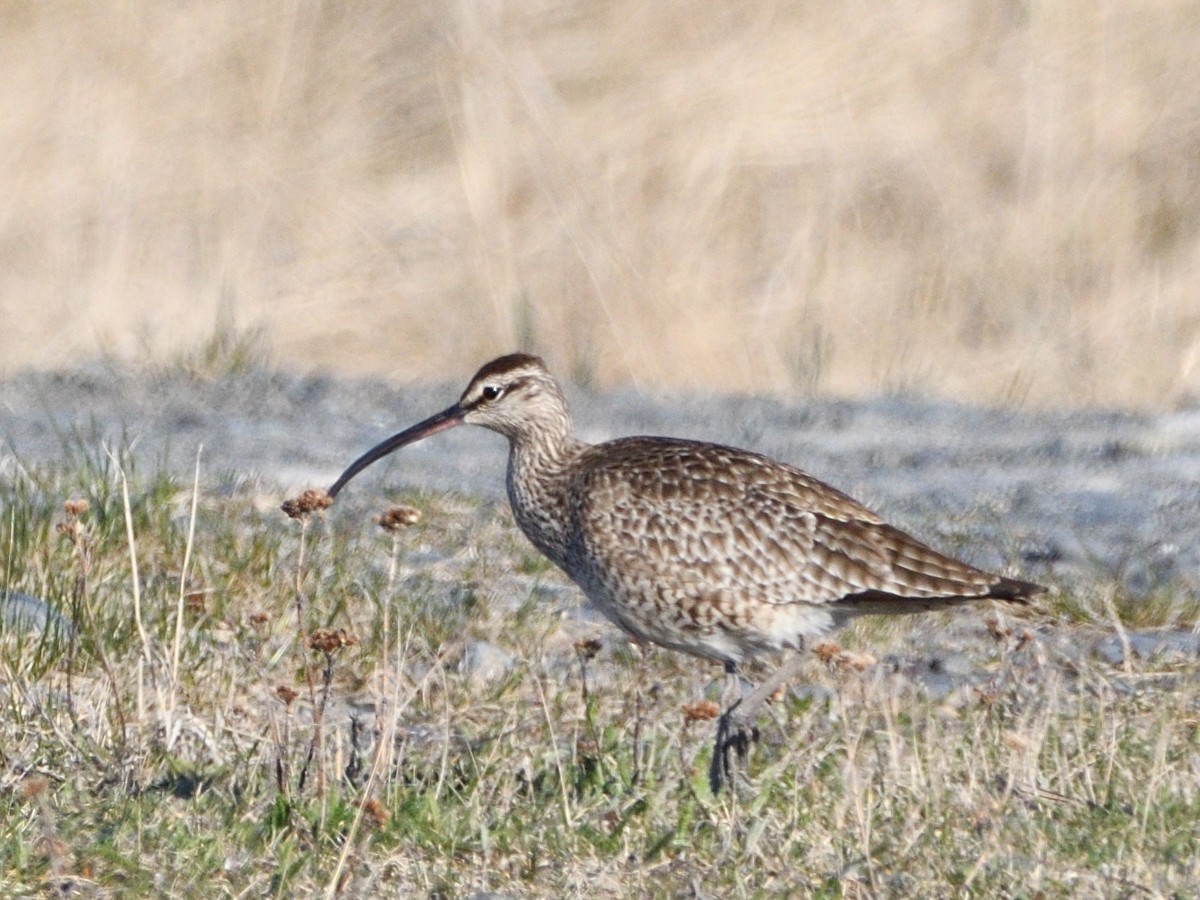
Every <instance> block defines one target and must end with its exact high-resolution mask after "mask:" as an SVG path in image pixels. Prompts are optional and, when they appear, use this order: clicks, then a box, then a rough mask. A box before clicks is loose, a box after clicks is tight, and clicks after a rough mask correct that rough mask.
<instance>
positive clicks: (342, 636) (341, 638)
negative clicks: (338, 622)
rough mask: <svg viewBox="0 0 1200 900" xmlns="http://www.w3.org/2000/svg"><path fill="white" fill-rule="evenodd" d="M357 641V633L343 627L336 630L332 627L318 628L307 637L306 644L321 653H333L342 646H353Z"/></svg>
mask: <svg viewBox="0 0 1200 900" xmlns="http://www.w3.org/2000/svg"><path fill="white" fill-rule="evenodd" d="M357 643H358V635H356V634H353V633H351V632H349V631H347V630H346V629H345V628H339V629H337V631H334V630H333V629H332V628H318V629H317V630H316V631H314V632H313V633H312V634H311V635H309V637H308V646H309V647H311V648H312V649H313V650H320V651H321V652H322V653H333V652H334V651H337V650H341V649H342V648H343V647H353V646H354V645H355V644H357Z"/></svg>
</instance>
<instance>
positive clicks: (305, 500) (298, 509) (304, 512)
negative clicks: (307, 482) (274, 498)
mask: <svg viewBox="0 0 1200 900" xmlns="http://www.w3.org/2000/svg"><path fill="white" fill-rule="evenodd" d="M332 505H333V498H332V497H330V496H329V495H328V494H326V493H325V492H324V491H323V490H320V489H316V488H314V489H313V490H308V491H305V492H304V493H303V494H301V495H300V496H299V497H294V498H292V499H291V500H285V501H284V503H283V505H282V506H280V507H279V508H280V509H282V510H283V511H284V512H285V513H287V514H288V516H289V517H290V518H293V519H302V518H304V517H305V516H308V515H310V514H312V513H314V512H321V511H322V510H325V509H328V508H329V507H330V506H332Z"/></svg>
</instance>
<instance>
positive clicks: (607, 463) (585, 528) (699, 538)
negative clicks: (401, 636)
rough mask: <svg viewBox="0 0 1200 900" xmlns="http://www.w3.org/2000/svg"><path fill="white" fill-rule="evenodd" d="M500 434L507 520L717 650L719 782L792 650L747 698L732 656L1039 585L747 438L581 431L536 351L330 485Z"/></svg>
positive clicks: (574, 575)
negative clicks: (413, 454) (989, 567)
mask: <svg viewBox="0 0 1200 900" xmlns="http://www.w3.org/2000/svg"><path fill="white" fill-rule="evenodd" d="M463 424H467V425H481V426H483V427H484V428H489V429H491V430H492V431H496V432H499V433H500V434H502V435H504V437H506V438H508V445H509V453H508V475H507V488H508V499H509V502H510V503H511V505H512V511H513V515H514V517H515V518H516V522H517V525H518V526H519V527H520V529H521V531H523V532H524V533H525V536H526V537H527V538H529V540H530V541H531V542H532V543H533V545H534V546H535V547H536V548H537V549H538V550H540V551H541V552H542V553H544V554H545V555H546V556H547V557H549V558H550V560H551V561H552V562H553V563H554V564H555V565H556V566H558V567H559V568H560V569H562V571H563V572H565V573H566V574H567V576H568V577H569V578H570V579H571V580H572V581H574V582H575V583H576V584H577V585H579V587H580V588H581V589H582V590H583V593H584V594H585V595H586V596H587V598H588V599H589V600H590V601H591V602H592V603H593V604H595V606H596V607H598V608H599V610H600V611H601V612H602V613H604V615H605V616H607V617H608V618H609V619H610V620H612V622H614V623H615V624H616V625H617V626H618V627H619V628H621V629H622V630H623V631H624V632H626V633H627V634H628V635H629V636H630V637H631V638H633V639H634V640H635V641H636V642H639V643H642V642H646V643H651V644H658V645H660V646H663V647H667V648H669V649H671V650H678V651H682V652H683V653H689V654H692V655H693V656H697V657H702V658H704V659H709V660H714V661H717V662H720V663H722V664H723V665H724V667H725V671H726V674H727V686H726V692H725V697H724V702H723V704H722V705H723V707H724V709H723V712H722V714H721V717H720V719H719V721H718V727H717V739H716V745H715V747H714V749H713V757H712V762H711V764H710V768H709V780H710V784H711V786H712V789H713V792H714V793H716V792H717V791H719V789H720V787H721V783H722V781H724V780H725V779H726V778H728V777H729V776H730V774H731V773H732V758H733V755H734V754H736V755H737V756H739V757H744V756H745V754H746V752H747V749H748V747H749V744H750V742H751V741H752V740H754V739H755V738H756V737H757V731H756V730H755V728H754V724H753V714H754V712H755V711H756V709H757V708H758V707H759V706H761V705H762V703H763V702H764V701H765V700H766V699H767V698H768V697H769V696H770V695H771V694H772V693H773V692H774V691H775V690H776V689H777V688H778V687H779V686H780V685H781V684H783V683H785V682H786V680H787V679H789V678H791V677H792V676H793V675H795V674H796V672H797V671H798V670H799V668H800V665H801V663H802V661H803V659H804V655H803V654H802V653H795V654H793V656H792V658H791V659H789V660H788V661H786V662H785V663H784V664H783V665H781V666H779V667H778V668H777V669H776V670H775V672H774V673H773V674H772V675H771V676H770V677H769V678H768V679H767V680H766V681H764V683H763V684H761V685H760V686H759V687H758V688H757V689H756V690H754V691H753V692H752V693H751V694H750V695H749V696H747V697H745V698H742V696H741V685H740V682H739V681H738V674H737V673H738V665H739V664H740V663H742V662H743V661H745V660H747V659H749V658H751V657H755V656H759V655H762V654H771V653H775V652H778V651H783V650H788V649H791V650H796V651H800V650H803V649H804V646H805V641H806V640H808V639H811V638H815V637H818V636H820V635H823V634H825V633H827V632H828V631H830V630H832V629H834V628H837V627H839V626H841V625H843V624H845V623H846V621H847V620H849V619H852V618H854V617H855V616H859V615H862V614H885V615H886V614H897V613H914V612H920V611H923V610H932V609H938V608H941V607H945V606H952V605H956V604H960V603H965V602H971V601H975V600H985V599H989V598H995V599H999V600H1007V601H1011V602H1015V603H1027V602H1028V600H1029V598H1030V597H1031V596H1032V595H1034V594H1037V593H1040V592H1041V591H1043V590H1044V588H1042V587H1041V586H1039V585H1036V584H1032V583H1030V582H1026V581H1018V580H1016V579H1013V578H1005V577H1003V576H1000V575H993V574H990V573H988V572H984V571H981V570H980V569H977V568H975V567H973V566H970V565H967V564H966V563H964V562H960V561H959V560H956V559H953V558H952V557H949V556H946V555H944V554H942V553H939V552H938V551H937V550H934V549H933V548H931V547H928V546H926V545H925V544H923V543H922V542H921V541H919V540H917V539H916V538H914V537H912V536H911V535H909V534H906V533H905V532H903V531H901V530H899V529H897V528H894V527H892V526H891V525H888V524H887V523H886V522H884V521H883V519H881V518H880V517H879V516H878V515H876V514H875V513H874V512H872V511H871V510H869V509H867V507H865V506H863V505H862V504H861V503H859V502H858V501H856V500H854V499H853V498H852V497H850V496H848V495H846V494H843V493H842V492H841V491H839V490H837V489H835V488H832V487H830V486H829V485H827V484H825V483H823V482H821V481H818V480H817V479H815V478H813V477H812V476H810V475H806V474H805V473H804V472H801V471H800V470H799V469H796V468H793V467H792V466H790V465H787V464H786V463H781V462H777V461H775V460H773V459H769V458H768V457H766V456H762V455H760V454H758V453H753V452H750V451H748V450H737V449H734V448H732V447H725V446H720V445H718V444H708V443H700V442H697V441H688V440H678V439H675V438H665V437H627V438H620V439H618V440H612V441H606V442H604V443H602V444H594V445H591V444H587V443H584V442H583V441H581V440H579V439H578V438H576V437H574V435H573V434H572V433H571V418H570V414H569V412H568V410H567V402H566V400H565V398H564V397H563V393H562V391H561V390H560V388H559V386H558V383H557V382H556V381H555V380H554V378H553V377H552V376H551V375H550V373H549V371H547V369H546V366H545V364H544V363H543V362H542V360H541V359H539V358H538V357H536V356H530V355H528V354H525V353H513V354H510V355H508V356H502V357H500V358H499V359H494V360H492V361H491V362H489V363H488V364H487V365H485V366H484V367H483V368H481V369H480V370H479V371H478V372H476V373H475V377H474V378H472V379H471V381H470V383H469V384H468V385H467V388H466V390H465V391H463V393H462V396H461V397H460V398H459V399H458V402H457V403H455V404H453V405H452V406H450V407H448V408H447V409H445V410H443V411H442V412H440V413H438V414H437V415H434V416H431V417H430V418H428V419H426V420H425V421H423V422H420V423H418V424H416V425H414V426H412V427H411V428H408V429H405V430H404V431H401V432H400V433H398V434H396V435H393V436H392V437H390V438H388V439H387V440H385V441H383V442H382V443H380V444H378V445H377V446H375V447H373V448H371V449H370V450H368V451H367V452H366V453H364V454H363V455H362V456H360V457H359V458H358V459H356V460H355V461H354V462H353V463H351V464H350V466H349V467H348V468H347V469H346V471H345V472H343V473H342V475H341V477H340V478H338V480H337V481H336V482H335V483H334V484H333V485H332V486H331V487H330V488H329V490H328V492H327V493H328V495H329V497H331V498H332V497H334V496H336V495H337V493H338V492H339V491H341V489H342V488H343V487H345V486H346V483H347V482H349V481H350V479H352V478H353V477H354V476H355V475H357V474H358V473H359V472H361V471H362V470H363V469H365V468H366V467H367V466H369V465H371V464H372V463H373V462H375V461H377V460H379V459H381V458H382V457H384V456H387V455H388V454H390V453H392V452H394V451H396V450H399V449H400V448H401V447H404V446H405V445H407V444H411V443H413V442H414V441H419V440H421V439H422V438H425V437H428V436H430V435H432V434H436V433H437V432H439V431H445V430H446V429H448V428H454V427H456V426H458V425H463Z"/></svg>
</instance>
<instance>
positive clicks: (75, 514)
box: [63, 499, 91, 519]
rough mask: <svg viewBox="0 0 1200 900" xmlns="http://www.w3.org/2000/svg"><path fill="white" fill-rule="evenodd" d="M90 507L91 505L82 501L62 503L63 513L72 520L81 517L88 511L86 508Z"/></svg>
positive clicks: (72, 500) (74, 500) (73, 500)
mask: <svg viewBox="0 0 1200 900" xmlns="http://www.w3.org/2000/svg"><path fill="white" fill-rule="evenodd" d="M90 505H91V504H89V503H88V502H87V501H86V500H83V499H78V500H76V499H71V500H67V501H66V502H64V503H63V512H65V513H66V514H67V515H68V516H70V517H71V518H72V519H78V518H79V517H80V516H82V515H83V514H84V513H85V512H87V511H88V507H89V506H90Z"/></svg>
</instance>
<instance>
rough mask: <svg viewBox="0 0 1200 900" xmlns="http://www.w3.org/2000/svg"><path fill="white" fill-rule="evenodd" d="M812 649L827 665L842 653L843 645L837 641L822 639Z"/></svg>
mask: <svg viewBox="0 0 1200 900" xmlns="http://www.w3.org/2000/svg"><path fill="white" fill-rule="evenodd" d="M812 649H813V653H814V654H815V655H816V657H817V659H819V660H820V661H821V662H823V663H825V664H826V665H828V664H829V663H831V662H833V661H834V660H836V659H837V658H838V657H839V656H841V655H842V645H841V644H839V643H838V642H837V641H821V643H819V644H817V645H816V646H815V647H813V648H812Z"/></svg>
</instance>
